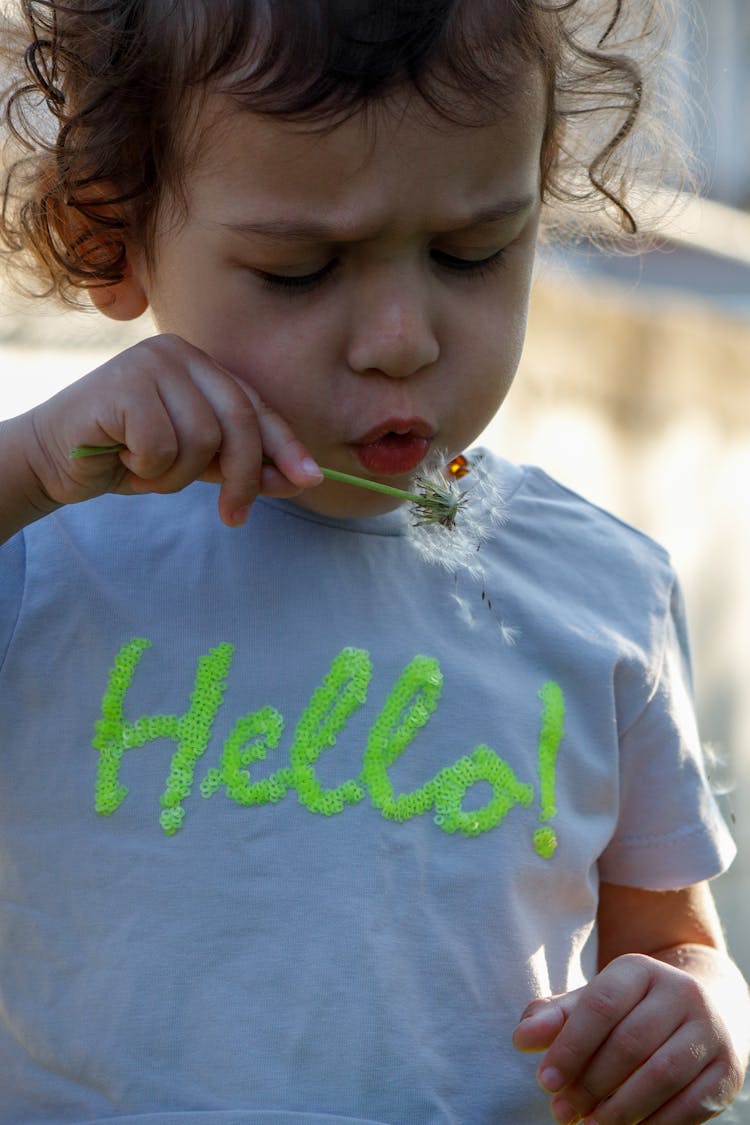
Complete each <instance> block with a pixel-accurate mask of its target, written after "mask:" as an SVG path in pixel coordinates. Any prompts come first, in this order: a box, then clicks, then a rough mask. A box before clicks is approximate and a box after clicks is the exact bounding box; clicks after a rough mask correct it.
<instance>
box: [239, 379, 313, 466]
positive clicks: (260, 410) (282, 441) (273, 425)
mask: <svg viewBox="0 0 750 1125" xmlns="http://www.w3.org/2000/svg"><path fill="white" fill-rule="evenodd" d="M244 390H245V393H246V394H247V395H248V397H249V398H250V400H251V402H252V404H253V408H254V410H255V414H256V417H257V419H258V426H259V428H260V435H261V440H262V443H263V452H264V455H265V457H266V458H267V459H268V460H269V461H270V462H271V463H272V466H273V468H275V469H276V470H277V471H278V472H279V473H281V474H283V476H285V477H286V478H287V480H288V481H290V482H291V483H292V484H294V485H297V486H298V487H299V488H308V487H309V486H310V485H311V484H320V482H321V480H322V479H323V474H322V473H321V471H320V468H319V466H318V464H317V463H316V461H315V460H314V458H313V457H312V456H311V455H310V452H309V450H308V449H306V447H305V446H304V445H303V444H302V442H301V441H298V440H297V438H296V437H295V436H294V434H293V433H292V430H291V429H290V427H289V425H288V424H287V423H286V422H285V421H284V419H283V418H282V417H281V415H279V414H277V413H276V411H275V410H273V409H272V408H271V407H270V406H269V405H268V404H267V403H265V402H263V400H262V399H261V398H260V396H259V395H258V394H257V393H256V392H255V391H254V390H253V389H252V387H247V386H245V387H244ZM272 479H273V470H271V472H270V473H269V474H268V481H269V484H271V481H272Z"/></svg>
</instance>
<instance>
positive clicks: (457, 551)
mask: <svg viewBox="0 0 750 1125" xmlns="http://www.w3.org/2000/svg"><path fill="white" fill-rule="evenodd" d="M464 477H467V478H468V479H467V481H466V484H465V485H464V486H463V487H460V486H459V484H458V481H459V480H460V479H463V478H464ZM430 486H432V487H433V488H434V489H435V490H436V491H437V490H446V491H447V493H448V494H449V495H450V496H451V497H453V498H454V502H455V504H456V508H455V512H456V513H460V519H459V520H458V521H457V520H456V518H455V515H454V518H453V519H451V520H449V521H441V520H437V521H436V520H431V519H426V520H422V519H416V520H413V521H412V525H411V527H410V528H409V530H408V533H407V534H408V539H409V541H410V543H411V546H412V547H413V548H414V550H415V551H416V552H417V554H418V555H419V557H420V558H421V559H423V560H424V561H425V562H427V563H430V564H432V565H433V566H440V567H442V568H443V569H444V570H447V571H449V572H450V573H451V574H452V575H453V591H452V593H451V600H452V602H453V605H454V608H455V610H456V613H457V614H458V617H459V620H460V621H462V622H463V624H464V625H466V626H468V627H469V628H471V629H473V628H476V626H477V625H478V623H479V619H478V617H477V614H476V612H475V608H476V605H477V602H476V600H475V599H471V598H469V596H467V594H466V593H464V592H463V590H459V576H460V577H461V578H468V579H469V581H471V582H472V584H473V585H474V588H475V590H476V587H477V586H479V587H481V602H482V603H484V605H485V606H486V607H487V610H488V611H489V612H490V614H491V615H492V617H493V619H494V621H495V625H496V628H497V632H498V634H499V636H500V638H501V639H502V641H503V643H504V644H505V645H507V646H508V647H510V648H512V647H514V646H515V645H516V644H517V643H518V640H519V637H520V635H521V631H520V629H518V628H517V627H516V626H514V625H509V624H508V623H507V622H506V621H503V620H501V619H500V618H499V617H498V616H497V614H496V613H495V611H494V610H493V608H492V601H491V600H490V598H488V597H487V594H486V592H485V589H484V577H485V575H484V567H483V565H482V554H481V548H482V544H483V543H485V542H486V541H487V540H488V539H489V538H490V537H491V536H492V534H493V533H494V531H495V529H496V528H498V527H499V526H501V525H502V524H504V523H505V522H506V520H507V513H506V506H505V497H504V495H503V491H502V488H501V487H500V485H499V484H498V482H497V481H496V480H495V479H494V477H493V476H492V474H491V473H490V472H489V471H488V470H487V468H486V467H485V466H484V465H483V463H482V460H481V458H477V459H475V460H474V461H469V460H468V459H467V458H466V457H464V456H461V457H457V458H455V459H454V460H453V461H450V462H448V463H447V465H446V462H445V458H444V456H441V455H440V454H436V455H435V457H434V458H432V459H431V460H430V462H429V463H428V465H427V467H426V469H425V471H424V472H423V473H422V474H421V475H420V477H418V478H417V480H415V487H419V488H420V489H421V490H422V492H425V491H426V490H427V489H428V488H429V487H430ZM447 503H448V501H446V504H447ZM472 602H473V603H474V604H472Z"/></svg>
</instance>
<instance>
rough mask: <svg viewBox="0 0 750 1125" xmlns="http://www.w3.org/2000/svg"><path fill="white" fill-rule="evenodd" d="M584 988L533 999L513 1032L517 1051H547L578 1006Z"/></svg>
mask: <svg viewBox="0 0 750 1125" xmlns="http://www.w3.org/2000/svg"><path fill="white" fill-rule="evenodd" d="M581 991H582V989H580V988H576V989H574V990H573V991H572V992H564V993H562V994H561V995H559V996H545V997H543V998H540V999H538V1000H532V1001H531V1003H530V1004H529V1005H528V1007H527V1008H526V1009H525V1011H524V1013H523V1015H522V1016H521V1021H520V1023H519V1024H518V1025H517V1027H516V1029H515V1031H514V1032H513V1046H514V1047H515V1048H516V1050H517V1051H546V1050H547V1048H548V1047H550V1046H551V1045H552V1043H553V1042H554V1040H555V1039H556V1038H557V1036H558V1034H559V1033H560V1031H561V1029H562V1027H563V1025H564V1024H565V1021H566V1020H567V1018H568V1016H569V1015H570V1013H571V1012H572V1011H573V1009H574V1008H575V1006H576V1002H577V1000H578V996H579V995H580V993H581Z"/></svg>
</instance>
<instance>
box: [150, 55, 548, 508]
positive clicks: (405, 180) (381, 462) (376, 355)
mask: <svg viewBox="0 0 750 1125" xmlns="http://www.w3.org/2000/svg"><path fill="white" fill-rule="evenodd" d="M524 81H525V82H526V84H527V87H528V88H527V89H526V90H522V89H521V86H522V85H523V84H522V83H519V94H518V97H517V102H516V104H515V105H514V106H513V107H512V112H510V113H508V114H507V115H506V116H503V117H499V118H498V119H497V120H496V121H495V122H494V123H492V124H488V125H483V126H480V127H466V126H464V127H460V126H457V125H451V124H448V123H446V122H445V121H444V120H442V119H440V118H439V117H437V116H436V115H435V114H433V113H432V112H428V111H427V109H426V107H425V106H424V105H423V104H422V103H421V102H420V104H419V105H417V104H416V99H415V100H414V101H413V102H412V103H408V102H407V101H406V100H405V99H404V100H403V101H402V102H401V103H400V104H399V105H398V106H391V107H390V109H389V110H386V109H385V108H384V107H380V108H379V109H378V110H377V112H376V114H375V116H374V118H370V119H369V122H368V121H367V120H366V119H365V118H364V117H363V116H362V115H361V114H360V115H358V116H356V117H354V118H352V119H351V120H349V121H348V122H346V123H344V124H342V125H339V126H337V127H336V128H335V129H333V130H332V131H329V132H320V131H319V130H314V129H309V128H302V127H300V126H299V125H297V126H292V125H289V124H284V123H281V122H279V121H278V120H275V119H270V118H263V117H259V116H255V115H253V114H250V113H247V112H241V111H237V110H233V111H231V112H230V111H229V109H228V108H226V107H225V106H224V105H221V103H214V105H213V106H211V107H209V108H210V109H211V110H212V111H213V112H215V111H216V108H217V105H220V108H221V112H220V113H219V114H218V118H217V121H216V124H215V125H214V126H213V127H212V129H211V130H210V132H209V134H208V144H209V146H210V150H209V151H206V152H205V153H204V155H203V157H202V160H201V163H200V165H199V166H198V167H197V168H196V169H195V170H194V171H193V172H192V173H191V174H190V175H189V178H188V182H187V202H188V215H187V220H186V222H185V223H184V224H181V225H177V226H174V227H173V228H172V229H170V227H169V225H167V224H165V225H163V229H162V230H161V232H157V238H156V243H155V253H154V263H155V264H154V265H153V266H152V268H151V270H150V271H148V272H147V271H146V269H145V267H144V266H143V265H142V263H140V264H139V262H138V259H136V276H137V277H138V278H139V279H140V281H141V283H142V284H143V286H144V288H145V289H146V293H147V296H148V299H149V301H150V303H151V306H152V310H153V313H154V316H155V319H156V322H157V324H158V326H159V328H160V329H161V330H162V331H165V332H174V333H177V334H179V335H181V336H183V337H184V338H186V339H187V340H189V341H190V342H191V343H193V344H195V345H196V346H198V347H200V348H202V349H203V350H204V351H206V352H207V353H209V354H210V355H211V356H213V357H214V358H215V359H216V360H217V361H218V362H219V363H221V364H222V365H223V366H224V367H226V368H228V369H229V370H230V371H231V372H232V373H233V374H234V375H235V376H237V377H239V378H241V379H246V380H247V381H248V382H249V383H250V384H252V386H253V387H254V388H255V389H256V390H257V391H258V393H259V394H260V395H261V397H262V398H263V399H264V400H265V401H266V402H267V403H269V404H270V405H271V406H273V407H274V408H275V409H276V410H277V411H278V412H279V413H280V414H281V415H282V416H283V417H284V418H285V419H286V420H287V422H288V423H289V424H290V426H291V427H292V429H293V431H294V432H295V434H296V435H297V436H298V437H299V438H300V439H301V440H302V441H303V442H304V443H305V444H306V445H307V447H308V448H309V449H310V450H311V452H312V453H313V454H314V456H315V457H316V458H317V459H318V461H319V463H320V464H322V465H326V466H329V467H332V468H338V469H342V470H344V471H349V472H353V473H357V474H360V475H364V474H367V475H370V476H374V477H377V478H381V479H386V480H388V481H389V482H390V483H394V484H405V483H406V481H407V480H408V478H409V476H410V475H411V474H412V473H413V472H414V470H416V469H418V466H419V463H420V462H421V461H422V460H423V458H424V456H425V455H426V453H427V452H428V450H429V449H431V448H437V449H440V450H444V451H445V452H446V454H447V455H448V456H452V455H454V454H455V453H457V452H459V451H461V450H462V449H464V448H466V447H467V446H468V445H470V444H471V442H472V441H473V440H474V439H475V438H476V436H477V435H478V434H479V433H480V431H481V430H482V429H483V428H484V426H485V425H486V424H487V423H488V422H489V420H490V419H491V418H492V416H493V415H494V413H495V412H496V410H497V408H498V407H499V405H500V403H501V402H502V401H503V399H504V397H505V395H506V393H507V391H508V388H509V386H510V384H511V381H512V379H513V376H514V373H515V370H516V366H517V363H518V360H519V357H520V352H521V347H522V342H523V336H524V331H525V322H526V310H527V301H528V292H529V286H530V281H531V273H532V262H533V255H534V247H535V238H536V230H537V221H538V213H539V193H540V188H539V164H540V146H541V140H542V132H543V127H544V102H543V95H542V90H541V82H540V81H539V82H537V80H536V78H535V76H533V75H529V76H527V77H526V78H525V80H524ZM207 112H208V110H207ZM373 125H374V128H373ZM299 503H300V504H302V505H304V506H305V507H307V508H310V509H313V510H315V511H319V512H322V513H325V514H333V515H358V514H372V513H374V512H377V511H382V510H384V509H386V508H387V507H389V506H392V505H391V502H389V501H388V500H384V499H383V498H382V497H380V496H378V495H375V494H372V493H369V492H364V491H363V490H361V489H353V488H350V487H346V486H341V485H336V484H330V483H324V484H323V485H321V486H320V487H319V488H315V489H311V490H309V491H306V492H305V493H304V494H303V495H302V496H301V497H299Z"/></svg>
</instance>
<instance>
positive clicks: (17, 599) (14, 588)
mask: <svg viewBox="0 0 750 1125" xmlns="http://www.w3.org/2000/svg"><path fill="white" fill-rule="evenodd" d="M25 573H26V547H25V539H24V536H23V534H19V535H15V536H13V538H12V539H8V540H6V542H5V543H2V544H0V668H2V666H3V663H4V661H5V655H6V653H7V651H8V648H9V646H10V642H11V638H12V636H13V633H14V631H15V628H16V623H17V621H18V615H19V613H20V611H21V599H22V597H23V587H24V579H25Z"/></svg>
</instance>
